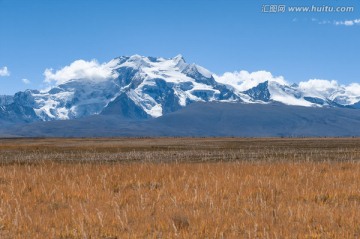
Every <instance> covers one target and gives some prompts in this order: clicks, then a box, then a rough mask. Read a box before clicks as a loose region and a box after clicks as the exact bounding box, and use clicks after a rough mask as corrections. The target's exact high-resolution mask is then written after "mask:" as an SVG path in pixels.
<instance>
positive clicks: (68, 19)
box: [0, 0, 360, 94]
mask: <svg viewBox="0 0 360 239" xmlns="http://www.w3.org/2000/svg"><path fill="white" fill-rule="evenodd" d="M275 4H283V5H286V7H289V6H312V5H314V6H324V5H326V6H353V7H354V12H351V13H318V12H316V13H314V12H313V13H304V12H302V13H294V12H288V11H286V12H285V13H263V12H261V10H262V7H263V5H275ZM359 11H360V2H359V1H358V0H302V1H298V0H282V1H280V0H181V1H180V0H178V1H175V0H151V1H149V0H144V1H141V0H127V1H125V0H62V1H57V0H32V1H29V0H22V1H21V0H0V29H1V34H0V94H13V93H15V92H17V91H20V90H25V89H27V88H30V89H39V88H41V87H43V81H44V75H43V73H44V71H45V69H48V68H52V69H54V70H58V69H61V68H62V67H64V66H66V65H69V64H71V63H72V62H73V61H75V60H78V59H84V60H91V59H97V60H98V61H99V62H100V63H102V62H106V61H109V60H111V59H112V58H114V57H117V56H121V55H133V54H140V55H145V56H162V57H168V58H170V57H173V56H175V55H177V54H179V53H181V54H182V55H183V56H184V58H185V59H186V61H187V62H190V63H192V62H195V63H197V64H199V65H202V66H204V67H205V68H207V69H209V70H211V71H212V72H214V73H216V74H222V73H224V72H227V71H231V72H232V71H239V70H247V71H258V70H266V71H270V72H272V74H273V75H275V76H278V75H282V76H284V77H285V79H286V80H287V81H289V82H294V83H296V82H300V81H306V80H308V79H314V78H316V79H328V80H337V81H338V82H339V83H341V84H349V83H351V82H360V70H359V69H360V67H359V65H360V64H359V63H360V60H359V56H360V22H358V21H357V20H356V19H360V14H359ZM345 21H348V22H345ZM345 23H347V24H345ZM5 67H6V68H5ZM24 79H26V80H24Z"/></svg>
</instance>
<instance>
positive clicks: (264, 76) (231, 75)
mask: <svg viewBox="0 0 360 239" xmlns="http://www.w3.org/2000/svg"><path fill="white" fill-rule="evenodd" d="M214 77H215V79H216V81H218V82H220V83H224V84H228V85H232V86H234V87H235V88H236V89H238V90H240V91H245V90H248V89H250V88H252V87H255V86H257V85H258V84H260V83H263V82H265V81H275V82H277V83H279V84H287V82H286V81H285V79H284V77H283V76H277V77H274V76H273V75H272V74H271V73H270V72H268V71H256V72H248V71H239V72H236V71H235V72H226V73H224V74H223V75H222V76H217V75H215V76H214Z"/></svg>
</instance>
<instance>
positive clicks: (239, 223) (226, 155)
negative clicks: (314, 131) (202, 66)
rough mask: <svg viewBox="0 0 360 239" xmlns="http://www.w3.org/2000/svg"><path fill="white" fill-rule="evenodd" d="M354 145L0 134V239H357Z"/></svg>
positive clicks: (358, 149) (359, 146)
mask: <svg viewBox="0 0 360 239" xmlns="http://www.w3.org/2000/svg"><path fill="white" fill-rule="evenodd" d="M359 160H360V139H353V138H347V139H335V138H329V139H309V138H304V139H273V138H268V139H250V138H249V139H239V138H141V139H140V138H137V139H135V138H131V139H129V138H108V139H0V238H4V239H6V238H107V239H110V238H112V239H114V238H360V183H359V178H360V164H359V162H360V161H359Z"/></svg>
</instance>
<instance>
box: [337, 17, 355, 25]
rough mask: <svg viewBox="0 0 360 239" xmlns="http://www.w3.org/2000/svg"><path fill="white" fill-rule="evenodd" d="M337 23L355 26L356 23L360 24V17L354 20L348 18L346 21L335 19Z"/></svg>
mask: <svg viewBox="0 0 360 239" xmlns="http://www.w3.org/2000/svg"><path fill="white" fill-rule="evenodd" d="M334 24H335V25H337V26H339V25H343V26H354V25H360V18H359V19H354V20H346V21H335V22H334Z"/></svg>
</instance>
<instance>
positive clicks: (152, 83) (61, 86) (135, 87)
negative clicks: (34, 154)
mask: <svg viewBox="0 0 360 239" xmlns="http://www.w3.org/2000/svg"><path fill="white" fill-rule="evenodd" d="M84 66H85V67H86V69H87V71H86V72H85V70H83V69H82V68H81V67H84ZM89 72H90V73H89ZM261 74H262V75H261V77H258V76H256V75H251V74H248V73H246V74H245V73H244V72H240V73H237V74H235V73H226V74H224V75H223V76H217V75H215V74H212V73H211V72H210V71H208V70H207V69H205V68H203V67H201V66H199V65H196V64H188V63H186V62H185V60H184V58H183V57H182V56H181V55H178V56H176V57H174V58H170V59H165V58H155V57H143V56H139V55H133V56H130V57H129V56H123V57H118V58H115V59H113V60H111V61H110V62H108V63H105V64H102V65H96V64H93V62H92V63H91V64H88V65H85V62H84V61H77V62H74V63H73V64H72V65H70V66H68V67H65V68H64V70H63V71H59V72H56V73H52V71H50V70H49V71H47V72H46V76H47V77H48V78H49V80H48V82H49V83H51V86H50V87H49V88H48V89H46V90H41V91H38V90H26V91H24V92H18V93H16V94H15V95H14V96H7V97H5V96H4V97H1V96H0V119H3V120H4V119H5V120H10V121H11V120H14V119H15V120H20V121H25V122H31V121H37V120H40V121H50V120H66V119H76V118H82V117H85V116H89V115H96V114H113V115H120V116H123V117H126V118H136V119H139V118H156V117H160V116H162V115H165V114H167V113H170V112H174V111H177V110H179V109H181V108H183V107H186V106H187V105H189V104H191V103H193V102H231V103H261V104H266V103H269V102H280V103H283V104H287V105H298V106H307V107H350V108H359V105H360V104H359V102H360V86H358V85H353V86H352V87H351V85H350V86H340V85H337V84H332V85H329V86H327V87H324V86H323V84H322V85H320V86H319V85H316V84H317V83H319V82H318V81H316V82H315V81H314V82H311V81H308V82H305V83H300V84H299V85H296V84H293V85H290V84H288V83H287V82H286V81H285V80H284V79H283V78H282V77H277V78H276V77H273V76H271V75H266V74H268V73H266V72H265V75H264V74H263V73H261ZM229 76H230V77H229Z"/></svg>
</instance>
